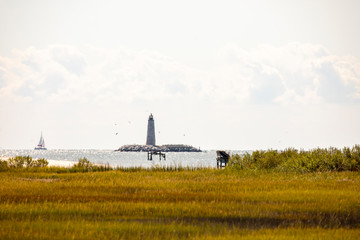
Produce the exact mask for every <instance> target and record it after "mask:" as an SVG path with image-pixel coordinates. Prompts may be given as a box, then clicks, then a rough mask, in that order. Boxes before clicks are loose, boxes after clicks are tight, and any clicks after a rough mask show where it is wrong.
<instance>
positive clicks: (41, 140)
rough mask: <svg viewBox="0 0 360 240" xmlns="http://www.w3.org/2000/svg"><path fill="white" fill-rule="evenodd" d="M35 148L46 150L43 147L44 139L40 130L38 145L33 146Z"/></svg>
mask: <svg viewBox="0 0 360 240" xmlns="http://www.w3.org/2000/svg"><path fill="white" fill-rule="evenodd" d="M35 150H47V149H46V147H45V141H44V138H43V135H42V132H41V137H40V141H39V143H38V145H37V146H36V147H35Z"/></svg>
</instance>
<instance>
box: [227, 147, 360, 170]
mask: <svg viewBox="0 0 360 240" xmlns="http://www.w3.org/2000/svg"><path fill="white" fill-rule="evenodd" d="M228 167H229V168H231V169H238V170H241V169H253V170H261V169H265V170H270V169H273V170H279V171H295V172H328V171H338V172H339V171H360V145H355V146H354V147H352V148H351V149H350V148H348V147H344V148H343V149H341V150H340V149H337V148H334V147H330V148H328V149H327V148H316V149H312V150H310V151H305V150H300V151H298V150H296V149H294V148H288V149H285V150H283V151H278V150H267V151H263V150H257V151H254V152H252V153H251V154H250V153H245V154H242V155H239V154H235V155H232V156H231V157H230V159H229V164H228Z"/></svg>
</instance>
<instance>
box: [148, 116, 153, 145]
mask: <svg viewBox="0 0 360 240" xmlns="http://www.w3.org/2000/svg"><path fill="white" fill-rule="evenodd" d="M146 145H152V146H155V123H154V117H153V115H152V114H150V116H149V120H148V128H147V137H146Z"/></svg>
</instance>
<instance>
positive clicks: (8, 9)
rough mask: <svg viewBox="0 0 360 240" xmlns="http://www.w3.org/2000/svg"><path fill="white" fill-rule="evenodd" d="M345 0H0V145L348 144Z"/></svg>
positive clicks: (359, 50) (355, 75)
mask: <svg viewBox="0 0 360 240" xmlns="http://www.w3.org/2000/svg"><path fill="white" fill-rule="evenodd" d="M359 11H360V2H359V1H357V0H330V1H329V0H317V1H311V0H301V1H300V0H293V1H288V0H242V1H230V0H223V1H195V0H192V1H187V0H183V1H165V0H164V1H161V0H154V1H139V0H134V1H118V0H117V1H111V0H109V1H95V0H86V1H85V0H78V1H69V0H63V1H55V0H32V1H27V0H11V1H10V0H6V1H5V0H0V149H33V148H34V147H35V145H36V144H37V143H38V141H39V138H40V134H41V132H42V133H43V135H44V138H45V143H46V146H47V147H48V149H117V148H119V147H120V146H122V145H125V144H145V141H146V129H147V120H148V116H149V115H150V114H151V113H152V114H153V115H154V119H155V132H156V140H157V144H159V145H161V144H189V145H193V146H195V147H200V148H201V149H208V150H210V149H226V150H255V149H285V148H288V147H293V148H297V149H312V148H316V147H330V146H333V147H340V148H341V147H345V146H346V147H351V146H354V145H355V144H360V124H359V123H360V44H359V42H360V31H359V29H360V15H359Z"/></svg>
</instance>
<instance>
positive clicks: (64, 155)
mask: <svg viewBox="0 0 360 240" xmlns="http://www.w3.org/2000/svg"><path fill="white" fill-rule="evenodd" d="M233 153H242V151H231V152H230V154H233ZM28 155H29V156H31V157H32V158H45V159H48V160H62V161H72V162H77V161H78V159H79V158H82V157H86V158H87V159H88V160H89V161H90V162H92V163H98V164H110V166H114V167H116V166H121V167H144V168H147V167H152V166H157V165H159V166H182V167H187V166H190V167H216V151H204V152H200V153H195V152H194V153H185V152H184V153H175V152H169V153H166V160H165V161H164V160H161V161H160V160H159V156H155V155H154V156H153V160H152V161H148V160H147V153H146V152H115V151H113V150H63V149H58V150H46V151H36V150H0V157H14V156H28Z"/></svg>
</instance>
